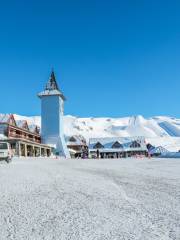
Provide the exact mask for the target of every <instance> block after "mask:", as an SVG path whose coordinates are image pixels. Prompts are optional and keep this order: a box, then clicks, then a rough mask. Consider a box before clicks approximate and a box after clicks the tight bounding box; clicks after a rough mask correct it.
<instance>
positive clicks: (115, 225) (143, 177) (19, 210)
mask: <svg viewBox="0 0 180 240" xmlns="http://www.w3.org/2000/svg"><path fill="white" fill-rule="evenodd" d="M179 172H180V160H179V159H151V160H149V159H133V158H132V159H107V160H57V159H31V158H29V159H23V158H22V159H18V158H14V160H13V162H12V163H11V164H6V163H4V162H0V181H1V185H0V213H1V214H0V239H1V240H5V239H13V240H16V239H17V240H21V239H30V240H31V239H33V240H34V239H36V240H38V239H47V240H49V239H58V240H59V239H60V240H69V239H73V240H87V239H88V240H89V239H90V240H91V239H92V240H96V239H97V240H116V239H117V240H121V239H122V240H134V239H137V240H168V239H172V240H179V239H180V174H179Z"/></svg>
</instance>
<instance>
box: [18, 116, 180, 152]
mask: <svg viewBox="0 0 180 240" xmlns="http://www.w3.org/2000/svg"><path fill="white" fill-rule="evenodd" d="M14 116H15V119H16V120H22V119H26V120H27V121H28V124H36V125H38V126H40V122H41V119H40V117H39V116H34V117H25V116H20V115H16V114H14ZM64 131H65V135H67V136H71V135H79V134H80V135H83V136H84V137H85V138H86V139H87V140H88V139H89V138H91V137H96V138H98V137H131V136H145V137H146V139H147V141H149V142H151V143H152V144H155V145H156V146H157V145H161V146H164V147H166V148H169V149H170V150H173V151H177V150H179V149H180V119H177V118H172V117H164V116H158V117H152V118H148V119H145V118H144V117H143V116H132V117H124V118H92V117H91V118H79V117H74V116H70V115H68V116H65V117H64Z"/></svg>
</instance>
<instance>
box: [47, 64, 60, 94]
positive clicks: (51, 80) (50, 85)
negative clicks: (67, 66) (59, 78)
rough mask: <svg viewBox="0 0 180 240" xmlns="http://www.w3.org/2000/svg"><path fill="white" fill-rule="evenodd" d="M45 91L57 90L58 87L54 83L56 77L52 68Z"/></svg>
mask: <svg viewBox="0 0 180 240" xmlns="http://www.w3.org/2000/svg"><path fill="white" fill-rule="evenodd" d="M46 90H49V91H51V90H59V87H58V84H57V82H56V77H55V74H54V70H53V68H52V71H51V76H50V78H49V81H48V83H47V84H46Z"/></svg>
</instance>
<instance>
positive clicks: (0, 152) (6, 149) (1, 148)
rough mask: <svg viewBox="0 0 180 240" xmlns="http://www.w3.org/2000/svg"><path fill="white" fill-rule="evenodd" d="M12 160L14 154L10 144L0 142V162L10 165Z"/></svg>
mask: <svg viewBox="0 0 180 240" xmlns="http://www.w3.org/2000/svg"><path fill="white" fill-rule="evenodd" d="M11 159H12V152H11V147H10V144H9V143H7V142H0V160H5V161H6V162H7V163H9V162H10V161H11Z"/></svg>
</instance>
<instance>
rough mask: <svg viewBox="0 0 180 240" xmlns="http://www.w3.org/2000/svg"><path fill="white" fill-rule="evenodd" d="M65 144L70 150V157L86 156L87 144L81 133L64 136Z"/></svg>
mask: <svg viewBox="0 0 180 240" xmlns="http://www.w3.org/2000/svg"><path fill="white" fill-rule="evenodd" d="M66 144H67V147H68V149H69V152H70V156H71V158H86V157H88V146H87V144H86V139H85V138H84V137H83V136H81V135H73V136H71V137H66Z"/></svg>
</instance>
